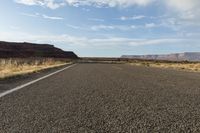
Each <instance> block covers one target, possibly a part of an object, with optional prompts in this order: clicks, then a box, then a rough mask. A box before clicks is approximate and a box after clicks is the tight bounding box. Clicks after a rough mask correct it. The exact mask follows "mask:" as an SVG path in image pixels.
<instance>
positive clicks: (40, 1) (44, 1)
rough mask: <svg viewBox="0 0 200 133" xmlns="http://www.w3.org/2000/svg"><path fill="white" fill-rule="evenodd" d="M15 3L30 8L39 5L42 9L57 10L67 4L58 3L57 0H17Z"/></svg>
mask: <svg viewBox="0 0 200 133" xmlns="http://www.w3.org/2000/svg"><path fill="white" fill-rule="evenodd" d="M15 2H16V3H19V4H24V5H29V6H33V5H38V6H42V7H48V8H50V9H57V8H59V7H62V6H64V5H65V4H66V3H65V2H64V1H63V2H56V0H15Z"/></svg>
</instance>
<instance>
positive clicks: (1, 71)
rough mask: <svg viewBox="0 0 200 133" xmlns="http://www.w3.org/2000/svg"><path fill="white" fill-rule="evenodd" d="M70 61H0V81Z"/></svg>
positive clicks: (42, 59)
mask: <svg viewBox="0 0 200 133" xmlns="http://www.w3.org/2000/svg"><path fill="white" fill-rule="evenodd" d="M67 63H70V61H66V60H61V59H52V58H28V59H19V58H17V59H0V79H4V78H8V77H13V76H17V75H24V74H29V73H33V72H37V71H40V70H43V69H47V68H53V67H58V66H62V65H66V64H67Z"/></svg>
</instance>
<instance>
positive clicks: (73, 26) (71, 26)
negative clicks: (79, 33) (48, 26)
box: [66, 24, 82, 30]
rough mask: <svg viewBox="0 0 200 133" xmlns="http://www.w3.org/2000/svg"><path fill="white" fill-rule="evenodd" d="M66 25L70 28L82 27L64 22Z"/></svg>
mask: <svg viewBox="0 0 200 133" xmlns="http://www.w3.org/2000/svg"><path fill="white" fill-rule="evenodd" d="M66 26H67V27H69V28H72V29H76V30H77V29H82V27H79V26H76V25H71V24H66Z"/></svg>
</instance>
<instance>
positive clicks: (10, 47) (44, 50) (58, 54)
mask: <svg viewBox="0 0 200 133" xmlns="http://www.w3.org/2000/svg"><path fill="white" fill-rule="evenodd" d="M14 57H16V58H27V57H51V58H70V59H76V58H78V56H77V55H76V54H75V53H74V52H71V51H63V50H61V49H59V48H56V47H54V46H53V45H49V44H33V43H26V42H24V43H16V42H3V41H0V58H14Z"/></svg>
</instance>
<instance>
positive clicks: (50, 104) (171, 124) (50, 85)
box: [0, 64, 200, 133]
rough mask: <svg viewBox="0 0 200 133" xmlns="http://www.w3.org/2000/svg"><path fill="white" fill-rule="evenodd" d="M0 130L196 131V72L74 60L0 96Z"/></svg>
mask: <svg viewBox="0 0 200 133" xmlns="http://www.w3.org/2000/svg"><path fill="white" fill-rule="evenodd" d="M4 89H5V88H4ZM0 132H1V133H18V132H19V133H29V132H30V133H38V132H42V133H43V132H44V133H60V132H61V133H68V132H69V133H135V132H136V133H137V132H138V133H152V132H172V133H174V132H183V133H184V132H196V133H198V132H200V74H199V73H191V72H181V71H175V70H166V69H158V68H149V67H141V66H140V67H139V66H130V65H125V64H77V65H76V66H74V67H72V68H69V69H67V70H65V71H63V72H61V73H58V74H56V75H53V76H51V77H49V78H46V79H44V80H41V81H39V82H37V83H35V84H32V85H30V86H28V87H25V88H23V89H21V90H19V91H17V92H14V93H12V94H9V95H7V96H5V97H2V98H0Z"/></svg>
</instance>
